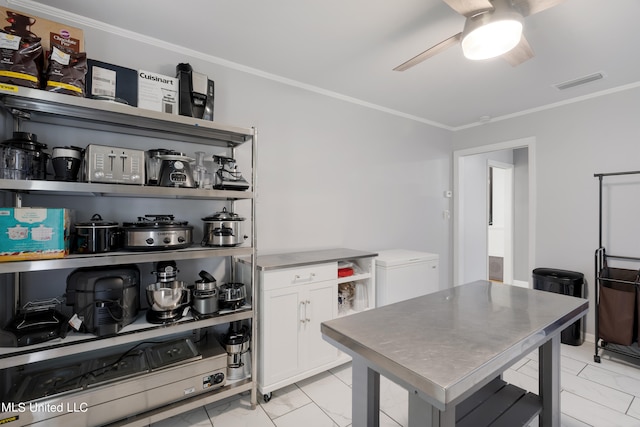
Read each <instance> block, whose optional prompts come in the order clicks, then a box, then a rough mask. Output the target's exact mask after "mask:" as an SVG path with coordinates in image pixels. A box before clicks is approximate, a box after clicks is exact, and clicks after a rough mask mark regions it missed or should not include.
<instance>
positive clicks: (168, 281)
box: [146, 261, 191, 324]
mask: <svg viewBox="0 0 640 427" xmlns="http://www.w3.org/2000/svg"><path fill="white" fill-rule="evenodd" d="M154 273H155V275H156V280H157V282H156V283H152V284H150V285H147V287H146V292H147V302H148V303H149V310H147V320H148V321H149V322H151V323H158V324H164V323H172V322H176V321H178V320H180V319H181V318H182V312H183V310H184V308H185V307H186V306H187V305H189V302H190V301H191V293H190V291H189V289H188V288H187V285H186V283H185V282H182V281H180V280H177V274H178V269H177V267H176V263H175V261H160V262H158V263H157V264H156V268H155V271H154Z"/></svg>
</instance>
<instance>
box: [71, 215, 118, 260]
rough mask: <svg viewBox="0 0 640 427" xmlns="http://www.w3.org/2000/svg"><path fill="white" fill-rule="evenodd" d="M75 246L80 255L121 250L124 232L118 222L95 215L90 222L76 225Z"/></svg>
mask: <svg viewBox="0 0 640 427" xmlns="http://www.w3.org/2000/svg"><path fill="white" fill-rule="evenodd" d="M75 229H76V232H75V245H74V248H73V250H74V251H75V252H77V253H80V254H97V253H104V252H111V251H116V250H118V249H120V246H121V243H120V242H121V237H122V231H121V230H120V227H119V226H118V223H117V222H114V221H105V220H103V219H102V217H101V216H100V215H99V214H94V215H93V216H92V217H91V219H90V220H89V221H85V222H77V223H75Z"/></svg>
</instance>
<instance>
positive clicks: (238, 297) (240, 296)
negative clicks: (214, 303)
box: [218, 283, 247, 310]
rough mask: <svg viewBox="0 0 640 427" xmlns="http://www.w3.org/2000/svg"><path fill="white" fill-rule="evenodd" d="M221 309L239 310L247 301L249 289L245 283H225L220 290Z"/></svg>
mask: <svg viewBox="0 0 640 427" xmlns="http://www.w3.org/2000/svg"><path fill="white" fill-rule="evenodd" d="M218 295H219V298H218V299H219V300H220V305H221V308H223V309H227V310H237V309H239V308H240V307H242V306H243V305H244V303H245V302H246V299H247V289H246V287H245V285H244V283H224V284H222V285H220V288H219V289H218Z"/></svg>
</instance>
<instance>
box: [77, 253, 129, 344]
mask: <svg viewBox="0 0 640 427" xmlns="http://www.w3.org/2000/svg"><path fill="white" fill-rule="evenodd" d="M66 296H67V305H71V306H73V310H74V313H75V314H76V315H77V316H78V317H79V318H80V319H81V320H82V321H83V328H84V330H85V331H86V332H89V333H92V334H95V335H98V336H105V335H112V334H116V333H117V332H118V331H119V330H120V329H122V328H123V327H125V326H126V325H128V324H130V323H132V322H133V321H134V320H135V319H136V316H137V314H138V310H139V309H140V271H139V270H138V267H137V266H135V265H133V264H129V265H121V266H117V267H86V268H79V269H77V270H74V271H73V272H72V273H71V274H70V275H69V276H68V277H67V292H66Z"/></svg>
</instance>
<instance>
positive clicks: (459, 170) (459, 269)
mask: <svg viewBox="0 0 640 427" xmlns="http://www.w3.org/2000/svg"><path fill="white" fill-rule="evenodd" d="M516 148H527V149H528V163H529V165H528V166H529V167H528V169H529V188H528V189H529V200H528V201H529V224H528V227H527V228H528V241H529V244H528V252H529V256H528V258H529V259H528V265H529V271H533V269H534V268H535V267H534V266H535V248H536V212H537V208H536V199H537V198H536V139H535V137H527V138H521V139H515V140H511V141H504V142H498V143H495V144H489V145H482V146H478V147H473V148H467V149H463V150H456V151H454V152H453V194H454V197H453V285H454V286H459V285H461V284H464V283H466V281H465V278H464V251H463V248H464V226H463V224H464V214H463V209H462V208H463V207H464V196H465V194H464V185H462V183H463V182H464V159H465V157H467V156H472V155H476V154H485V153H490V152H493V151H501V150H513V149H516ZM530 281H531V278H529V282H530ZM529 286H531V283H529Z"/></svg>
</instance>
